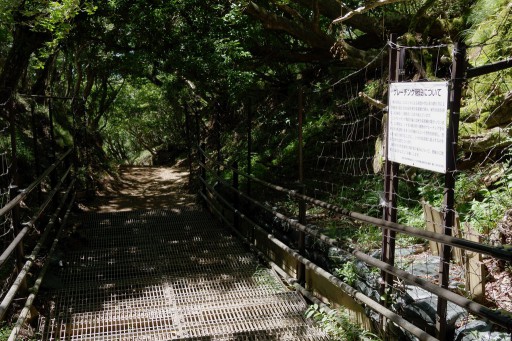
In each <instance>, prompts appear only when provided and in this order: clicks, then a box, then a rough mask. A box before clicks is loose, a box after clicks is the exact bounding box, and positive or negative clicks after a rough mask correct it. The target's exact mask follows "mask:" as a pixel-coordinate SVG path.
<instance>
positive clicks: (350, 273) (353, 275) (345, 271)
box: [335, 261, 357, 286]
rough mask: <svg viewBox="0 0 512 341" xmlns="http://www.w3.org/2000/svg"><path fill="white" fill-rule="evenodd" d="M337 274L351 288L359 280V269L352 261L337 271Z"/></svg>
mask: <svg viewBox="0 0 512 341" xmlns="http://www.w3.org/2000/svg"><path fill="white" fill-rule="evenodd" d="M335 273H336V275H337V276H338V277H340V278H341V279H342V280H343V281H344V282H345V283H347V284H348V285H350V286H353V285H354V283H355V281H356V280H357V268H356V265H355V264H354V262H352V261H347V262H345V263H344V264H343V265H342V267H341V268H338V269H336V270H335Z"/></svg>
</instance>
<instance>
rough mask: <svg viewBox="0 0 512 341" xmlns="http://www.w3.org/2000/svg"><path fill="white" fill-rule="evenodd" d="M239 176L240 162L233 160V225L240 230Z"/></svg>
mask: <svg viewBox="0 0 512 341" xmlns="http://www.w3.org/2000/svg"><path fill="white" fill-rule="evenodd" d="M238 179H239V176H238V162H237V161H235V162H233V188H234V191H233V206H234V207H235V212H233V213H234V214H233V226H234V227H235V229H236V230H240V217H239V216H238V214H239V212H240V193H238V190H239V187H240V186H239V180H238Z"/></svg>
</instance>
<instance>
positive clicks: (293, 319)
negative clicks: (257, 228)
mask: <svg viewBox="0 0 512 341" xmlns="http://www.w3.org/2000/svg"><path fill="white" fill-rule="evenodd" d="M77 232H78V233H79V235H80V238H82V241H84V243H82V245H81V247H79V248H75V249H72V250H69V251H68V252H67V253H66V259H65V260H64V263H65V266H64V267H62V268H61V269H59V270H58V271H55V273H57V275H58V278H59V280H60V281H61V283H62V284H63V286H64V288H62V289H54V290H49V291H48V292H47V293H46V294H47V296H49V297H53V298H54V300H55V310H54V311H53V315H52V317H51V318H41V319H40V331H41V334H42V335H43V339H44V340H327V338H326V336H325V335H324V334H323V333H322V332H320V331H319V330H317V329H316V328H315V327H314V326H313V325H312V324H311V322H310V321H308V320H306V319H305V318H304V311H305V309H306V303H305V302H304V300H303V298H302V297H301V296H299V295H298V294H296V293H295V292H291V291H289V290H288V289H287V288H286V287H285V286H284V284H283V283H282V282H281V281H280V280H279V278H278V277H277V276H276V274H275V273H274V272H273V271H271V270H268V269H266V268H262V267H261V266H260V265H259V264H258V262H257V259H256V258H255V257H254V256H253V255H252V254H250V253H247V252H246V251H245V249H244V247H243V245H242V244H241V243H240V242H239V241H237V240H236V239H234V238H232V237H231V236H230V235H229V234H228V233H226V231H225V230H224V229H222V227H221V226H220V225H219V224H218V223H216V222H215V221H213V220H212V219H211V217H210V216H208V215H207V214H206V213H204V212H201V211H194V210H185V211H162V210H161V211H136V212H121V213H114V214H95V215H87V216H85V217H84V222H83V226H82V228H81V229H80V230H79V231H77Z"/></svg>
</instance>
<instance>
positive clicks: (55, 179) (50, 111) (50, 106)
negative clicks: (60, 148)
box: [48, 99, 59, 188]
mask: <svg viewBox="0 0 512 341" xmlns="http://www.w3.org/2000/svg"><path fill="white" fill-rule="evenodd" d="M48 116H49V119H50V138H51V146H50V153H51V155H50V160H51V162H50V164H53V163H54V162H55V161H57V154H56V152H57V143H56V142H55V131H54V127H53V126H54V124H53V101H52V100H51V99H50V100H49V103H48ZM58 181H59V176H58V174H57V170H55V171H53V172H52V174H50V182H51V185H52V188H55V186H56V185H57V182H58Z"/></svg>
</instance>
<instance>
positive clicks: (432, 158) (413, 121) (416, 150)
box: [388, 82, 448, 173]
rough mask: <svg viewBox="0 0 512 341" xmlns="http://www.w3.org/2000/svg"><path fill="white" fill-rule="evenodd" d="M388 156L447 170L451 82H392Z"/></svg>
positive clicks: (433, 169)
mask: <svg viewBox="0 0 512 341" xmlns="http://www.w3.org/2000/svg"><path fill="white" fill-rule="evenodd" d="M388 103H389V107H388V109H389V118H388V134H389V135H388V159H389V160H390V161H394V162H398V163H402V164H405V165H409V166H413V167H418V168H423V169H428V170H431V171H434V172H439V173H445V172H446V117H447V108H448V82H416V83H392V84H391V85H390V89H389V102H388Z"/></svg>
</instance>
